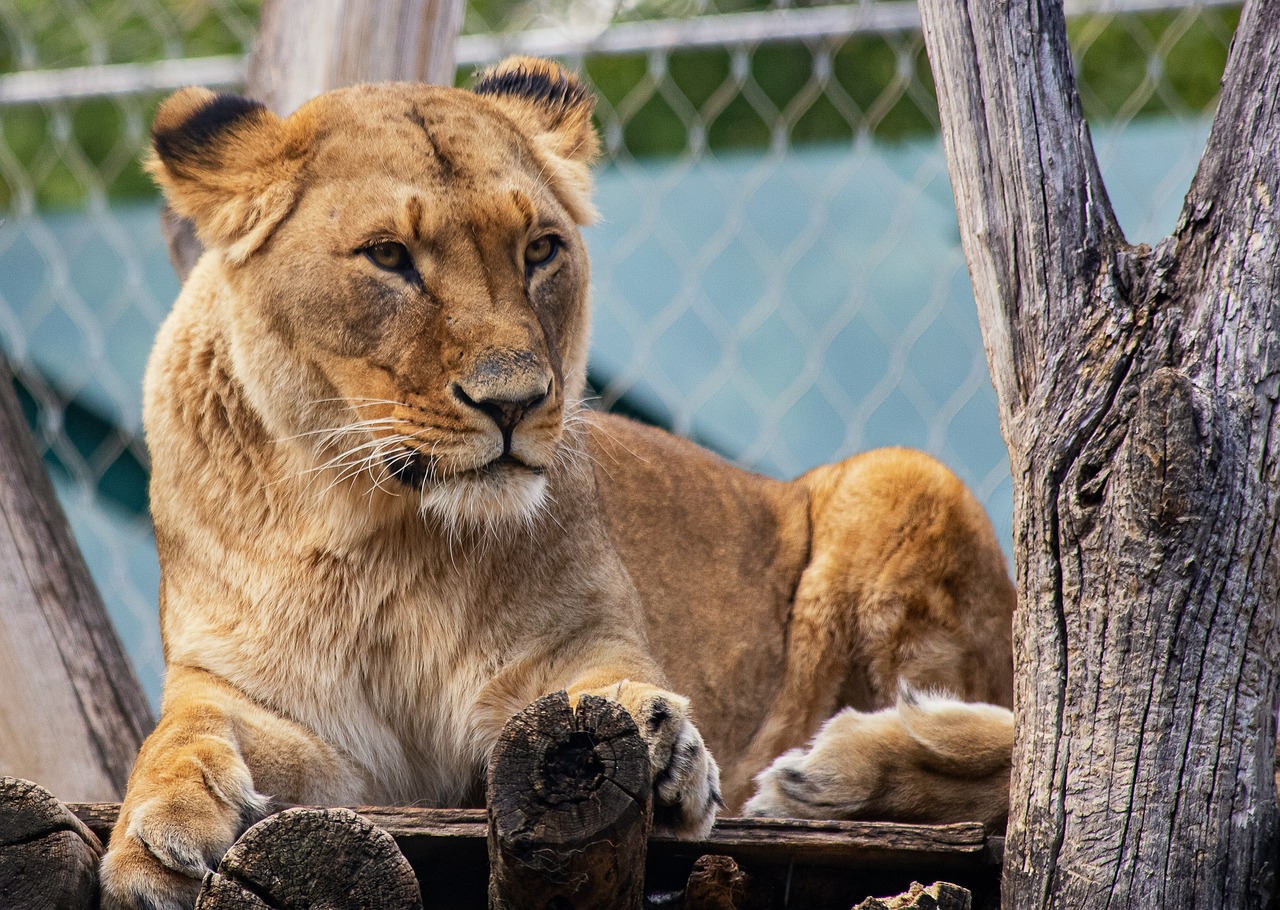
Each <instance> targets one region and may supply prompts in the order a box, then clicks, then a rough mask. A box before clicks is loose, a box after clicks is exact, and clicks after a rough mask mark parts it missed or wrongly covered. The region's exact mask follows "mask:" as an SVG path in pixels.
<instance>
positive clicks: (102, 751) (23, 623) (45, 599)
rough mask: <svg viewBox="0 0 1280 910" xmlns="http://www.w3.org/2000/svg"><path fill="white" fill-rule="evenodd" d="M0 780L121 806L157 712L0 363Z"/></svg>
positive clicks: (0, 361) (0, 359) (6, 367)
mask: <svg viewBox="0 0 1280 910" xmlns="http://www.w3.org/2000/svg"><path fill="white" fill-rule="evenodd" d="M0 692H3V693H4V707H3V709H0V775H12V776H14V777H23V778H27V779H29V780H34V781H37V782H39V783H40V784H41V785H42V786H45V787H47V788H49V789H50V790H51V791H53V792H54V793H56V794H57V795H58V796H59V797H61V798H62V799H67V800H110V799H119V798H120V795H121V794H122V793H123V792H124V784H125V781H126V780H127V779H128V776H129V769H130V768H131V767H132V766H133V757H134V756H135V755H136V754H137V752H138V746H139V745H141V743H142V738H143V737H144V736H145V735H146V734H147V733H148V732H149V731H150V729H151V727H152V724H153V721H152V718H151V710H150V708H149V707H148V705H147V700H146V697H145V696H144V695H143V693H142V688H141V686H139V685H138V680H137V678H136V677H135V676H134V674H133V669H132V668H131V667H130V665H129V661H128V659H127V658H126V657H125V654H124V651H123V649H122V648H121V647H120V641H119V639H118V638H116V634H115V631H114V629H113V628H112V626H111V620H110V618H109V617H108V616H107V611H106V609H105V608H104V607H103V605H102V598H101V597H100V596H99V595H98V589H97V588H96V587H94V584H93V579H92V578H90V577H89V570H88V568H87V567H86V566H85V564H84V559H83V557H81V555H80V550H79V548H78V547H77V546H76V543H75V540H74V539H73V538H72V536H71V529H70V528H69V527H68V525H67V519H66V516H64V515H63V514H62V508H61V506H59V505H58V500H57V498H56V497H55V495H54V492H53V485H52V484H51V483H50V482H49V477H48V475H47V474H46V473H45V469H44V465H43V464H42V463H41V462H40V458H39V456H37V455H36V451H35V448H34V446H33V445H32V442H31V434H30V432H29V431H28V429H27V422H26V419H25V418H24V417H23V414H22V409H21V408H20V407H19V405H18V400H17V397H16V396H15V394H14V390H13V382H12V376H11V374H10V372H9V365H8V363H7V362H5V360H4V358H3V357H2V356H0Z"/></svg>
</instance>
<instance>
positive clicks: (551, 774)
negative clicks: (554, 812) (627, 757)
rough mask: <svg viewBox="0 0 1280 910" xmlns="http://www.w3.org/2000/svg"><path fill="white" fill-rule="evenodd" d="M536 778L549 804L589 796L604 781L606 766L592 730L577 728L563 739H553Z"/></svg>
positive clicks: (542, 796) (536, 786)
mask: <svg viewBox="0 0 1280 910" xmlns="http://www.w3.org/2000/svg"><path fill="white" fill-rule="evenodd" d="M539 765H540V770H541V773H540V774H538V775H537V776H536V777H535V778H534V787H535V789H536V790H537V791H538V795H539V796H540V797H541V798H542V799H543V801H544V802H546V803H547V804H548V805H552V806H554V805H557V804H558V803H562V802H565V801H566V800H572V801H577V800H583V799H589V798H590V795H591V794H592V793H594V792H595V791H596V790H597V789H599V787H600V785H601V784H602V783H603V782H604V777H605V767H604V762H603V761H601V758H600V755H599V754H598V753H597V752H596V742H595V739H594V738H593V737H592V736H591V734H590V733H587V732H584V731H581V730H578V731H575V732H573V733H570V734H569V735H568V737H567V738H566V739H564V740H559V741H557V740H551V741H549V742H548V743H547V749H546V751H544V752H543V753H542V760H541V761H540V762H539Z"/></svg>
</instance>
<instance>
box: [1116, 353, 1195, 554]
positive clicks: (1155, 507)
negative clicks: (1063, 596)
mask: <svg viewBox="0 0 1280 910" xmlns="http://www.w3.org/2000/svg"><path fill="white" fill-rule="evenodd" d="M1208 411H1209V404H1208V401H1207V400H1206V399H1205V398H1204V397H1203V396H1201V395H1200V394H1199V392H1198V390H1197V389H1196V387H1195V384H1194V383H1193V382H1192V380H1191V378H1190V377H1189V376H1188V375H1187V374H1186V373H1184V372H1182V371H1180V370H1176V369H1172V368H1170V367H1160V368H1159V369H1157V370H1155V371H1154V372H1153V373H1152V374H1151V376H1150V378H1149V379H1147V380H1146V381H1145V382H1144V383H1143V384H1142V389H1141V391H1140V392H1139V394H1138V402H1137V408H1136V411H1135V413H1134V417H1133V423H1132V425H1131V427H1130V431H1129V439H1128V444H1127V445H1126V446H1125V456H1126V457H1125V461H1126V469H1127V471H1128V473H1129V478H1130V482H1131V489H1132V492H1133V496H1132V499H1131V508H1132V510H1133V512H1132V518H1133V520H1134V523H1135V524H1136V525H1138V526H1139V527H1142V528H1146V529H1152V530H1164V531H1168V530H1171V529H1176V528H1177V527H1178V526H1180V525H1182V524H1185V523H1187V522H1190V521H1192V520H1193V519H1194V518H1195V517H1197V515H1198V513H1199V511H1200V509H1199V507H1198V503H1199V502H1200V500H1201V499H1202V498H1203V497H1204V495H1205V493H1206V492H1207V488H1208V487H1209V486H1210V485H1211V483H1212V478H1213V475H1214V474H1215V472H1216V460H1217V458H1216V455H1217V446H1216V445H1215V441H1214V435H1213V428H1212V421H1211V420H1210V416H1209V413H1208Z"/></svg>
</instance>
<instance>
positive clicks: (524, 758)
mask: <svg viewBox="0 0 1280 910" xmlns="http://www.w3.org/2000/svg"><path fill="white" fill-rule="evenodd" d="M488 783H489V792H488V805H489V867H490V874H489V906H490V907H491V908H494V910H498V908H517V907H538V908H542V907H553V908H556V910H575V908H581V910H587V908H591V910H608V908H617V910H639V908H640V906H641V904H642V901H643V899H644V869H645V852H646V847H647V843H648V837H649V829H650V827H651V826H652V824H653V804H652V801H651V800H650V782H649V750H648V747H646V746H645V743H644V740H642V739H641V738H640V734H639V732H638V731H637V730H636V725H635V722H634V721H632V719H631V715H629V714H627V712H626V711H625V710H623V708H622V707H620V706H619V705H617V704H615V703H613V702H610V701H607V700H605V699H603V698H595V697H593V696H583V697H582V699H581V700H580V701H579V702H578V706H577V710H574V709H573V708H571V707H570V705H569V698H568V696H567V695H566V694H565V693H564V692H558V693H555V694H553V695H547V696H544V697H543V698H540V699H538V701H536V702H534V703H533V704H532V705H530V706H529V707H528V708H526V709H525V710H524V711H521V712H520V713H519V714H517V715H516V716H515V717H513V718H512V719H511V720H510V721H508V722H507V725H506V727H505V728H503V731H502V735H501V737H500V738H499V739H498V744H497V746H496V747H495V748H494V751H493V755H492V757H491V759H490V762H489V782H488Z"/></svg>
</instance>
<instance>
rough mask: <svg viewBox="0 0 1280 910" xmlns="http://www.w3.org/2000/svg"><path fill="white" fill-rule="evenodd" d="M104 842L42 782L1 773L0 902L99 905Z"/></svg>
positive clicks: (29, 908)
mask: <svg viewBox="0 0 1280 910" xmlns="http://www.w3.org/2000/svg"><path fill="white" fill-rule="evenodd" d="M101 856H102V844H101V843H99V841H98V838H97V837H95V836H94V834H93V832H91V831H90V830H89V829H88V828H87V827H85V825H84V823H83V822H81V821H80V819H78V818H76V817H75V816H74V815H72V814H71V813H70V812H69V811H67V807H66V806H64V805H62V803H60V802H58V801H57V800H56V799H54V797H53V795H52V794H51V793H49V791H48V790H45V789H44V788H43V787H39V786H36V785H35V784H33V783H31V782H30V781H25V780H18V779H17V778H13V777H4V778H0V906H2V907H4V908H5V910H83V908H85V907H94V906H97V900H98V860H99V859H100V858H101Z"/></svg>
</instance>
